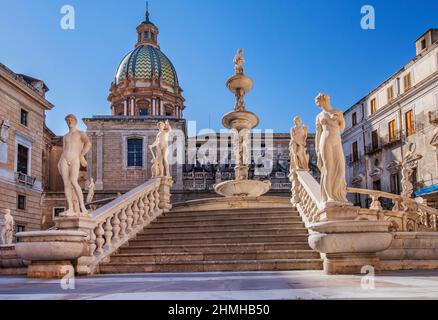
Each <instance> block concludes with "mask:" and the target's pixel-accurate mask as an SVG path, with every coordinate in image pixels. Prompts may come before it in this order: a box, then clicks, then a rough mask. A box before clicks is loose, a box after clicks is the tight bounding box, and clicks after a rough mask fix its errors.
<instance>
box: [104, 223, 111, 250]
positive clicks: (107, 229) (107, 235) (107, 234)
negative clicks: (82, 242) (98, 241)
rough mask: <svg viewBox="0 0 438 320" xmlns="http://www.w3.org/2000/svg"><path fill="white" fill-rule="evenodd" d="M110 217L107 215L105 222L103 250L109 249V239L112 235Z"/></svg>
mask: <svg viewBox="0 0 438 320" xmlns="http://www.w3.org/2000/svg"><path fill="white" fill-rule="evenodd" d="M111 219H112V217H108V218H107V219H106V222H105V233H104V235H105V246H104V249H105V250H109V249H111V239H112V237H113V232H112V231H113V226H112V225H111Z"/></svg>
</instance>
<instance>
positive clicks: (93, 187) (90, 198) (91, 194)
mask: <svg viewBox="0 0 438 320" xmlns="http://www.w3.org/2000/svg"><path fill="white" fill-rule="evenodd" d="M87 189H88V195H87V203H91V202H93V199H94V193H95V191H96V184H95V183H94V179H93V177H90V182H89V183H88V186H87Z"/></svg>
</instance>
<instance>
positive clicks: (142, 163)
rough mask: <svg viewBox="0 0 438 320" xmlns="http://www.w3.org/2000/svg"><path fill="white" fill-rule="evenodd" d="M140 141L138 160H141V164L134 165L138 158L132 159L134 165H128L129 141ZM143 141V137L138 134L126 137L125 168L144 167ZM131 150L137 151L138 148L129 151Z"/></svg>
mask: <svg viewBox="0 0 438 320" xmlns="http://www.w3.org/2000/svg"><path fill="white" fill-rule="evenodd" d="M133 140H136V141H140V146H141V157H140V161H141V166H139V165H136V164H137V162H136V160H137V161H138V158H135V159H134V165H130V150H129V143H130V141H133ZM144 141H145V139H144V138H143V137H138V136H131V137H126V150H125V159H126V168H127V169H139V168H141V169H142V168H144V165H145V159H144V154H145V148H144ZM133 152H138V150H134V151H131V153H133Z"/></svg>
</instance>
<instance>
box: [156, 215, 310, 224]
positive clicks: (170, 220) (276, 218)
mask: <svg viewBox="0 0 438 320" xmlns="http://www.w3.org/2000/svg"><path fill="white" fill-rule="evenodd" d="M211 221H230V222H231V221H232V222H236V223H239V222H242V223H245V224H248V223H257V222H277V223H281V222H302V219H301V217H296V216H285V215H282V216H281V215H280V216H279V215H274V216H263V215H260V214H259V215H258V216H254V217H248V216H245V217H234V216H204V217H202V216H201V217H190V218H188V217H178V216H172V217H170V216H166V217H159V218H158V219H157V220H156V221H155V222H154V223H160V224H167V223H175V222H184V223H186V224H187V223H190V224H194V223H209V222H211Z"/></svg>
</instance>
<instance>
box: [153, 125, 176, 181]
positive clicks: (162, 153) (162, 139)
mask: <svg viewBox="0 0 438 320" xmlns="http://www.w3.org/2000/svg"><path fill="white" fill-rule="evenodd" d="M157 127H158V130H159V131H158V133H157V137H156V139H155V141H154V143H152V144H151V145H149V150H150V151H151V153H152V157H153V160H152V177H170V172H169V161H168V157H169V136H170V133H171V132H172V127H171V126H170V124H169V120H166V122H162V121H160V122H158V124H157Z"/></svg>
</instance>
